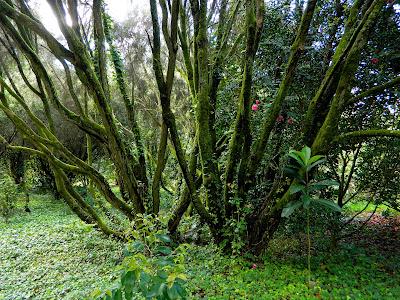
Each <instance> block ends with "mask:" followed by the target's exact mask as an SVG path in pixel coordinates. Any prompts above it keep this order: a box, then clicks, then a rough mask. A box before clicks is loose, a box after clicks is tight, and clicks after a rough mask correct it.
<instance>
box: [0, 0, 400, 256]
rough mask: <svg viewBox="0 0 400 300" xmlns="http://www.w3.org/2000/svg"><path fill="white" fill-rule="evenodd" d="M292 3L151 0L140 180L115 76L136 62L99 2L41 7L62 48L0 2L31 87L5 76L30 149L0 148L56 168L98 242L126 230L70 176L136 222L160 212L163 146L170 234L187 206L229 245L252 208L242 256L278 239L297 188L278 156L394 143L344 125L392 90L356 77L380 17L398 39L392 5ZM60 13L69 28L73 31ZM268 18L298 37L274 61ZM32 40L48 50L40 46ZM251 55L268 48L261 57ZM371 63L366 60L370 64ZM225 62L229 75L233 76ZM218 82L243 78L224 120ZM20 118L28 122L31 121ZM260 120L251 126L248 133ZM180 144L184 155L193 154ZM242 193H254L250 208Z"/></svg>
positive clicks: (21, 8)
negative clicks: (179, 99)
mask: <svg viewBox="0 0 400 300" xmlns="http://www.w3.org/2000/svg"><path fill="white" fill-rule="evenodd" d="M294 2H295V6H294V7H295V9H294V10H293V11H291V10H290V8H287V7H286V8H285V9H282V7H280V6H279V4H278V5H277V7H278V8H276V7H275V8H274V7H273V6H272V5H271V10H273V9H275V11H276V13H275V15H273V13H271V12H268V13H266V9H265V3H264V1H262V0H246V1H228V0H220V1H206V0H190V1H180V0H173V1H165V0H159V1H158V2H157V1H155V0H150V8H151V9H150V13H151V22H152V35H151V37H150V34H148V39H149V42H150V46H151V53H152V61H153V71H154V75H155V82H156V83H157V94H158V96H159V102H160V110H159V111H160V115H161V116H162V121H161V122H159V123H160V129H161V130H160V133H159V143H158V147H157V148H158V149H157V153H158V154H157V163H156V165H155V171H154V175H153V178H151V180H149V179H148V177H149V175H150V172H149V170H148V167H149V162H148V161H146V155H145V149H146V147H145V145H146V140H144V139H143V137H144V136H146V135H143V134H142V132H143V126H141V124H140V123H139V122H138V120H140V117H138V114H137V110H136V109H135V103H134V102H133V99H132V96H131V95H132V94H134V93H128V86H129V82H128V80H127V78H130V80H132V78H133V77H134V76H133V75H134V74H132V73H131V74H130V76H129V77H127V76H126V75H127V74H126V72H125V67H126V64H127V62H128V64H129V68H130V69H131V70H133V69H134V68H133V67H132V65H133V64H134V63H135V61H133V60H130V61H129V60H128V59H126V61H124V59H123V58H122V57H121V54H120V51H119V49H118V47H117V44H115V41H114V38H113V34H112V33H113V30H112V23H111V21H110V18H109V17H108V16H107V14H106V12H105V10H104V7H103V4H102V2H101V1H99V0H94V1H93V5H92V6H90V5H89V4H78V2H77V1H75V0H71V1H62V0H57V1H50V5H51V7H52V8H53V11H54V12H55V14H56V16H57V19H58V21H59V24H60V29H61V31H62V33H63V38H64V39H65V43H61V42H60V41H58V40H57V39H56V38H54V37H53V36H52V35H51V34H50V33H49V32H48V31H47V30H46V28H44V27H43V25H42V24H41V23H40V21H39V20H38V19H37V18H36V17H35V16H34V13H33V10H32V9H31V8H30V7H29V6H28V4H27V2H25V1H5V0H0V9H1V10H0V25H1V27H2V29H3V36H2V41H3V45H4V47H5V49H6V51H7V53H8V56H9V57H10V58H12V59H13V61H14V64H15V66H16V69H15V71H14V72H15V73H16V74H19V75H21V78H22V82H23V85H24V86H25V87H28V89H29V92H27V93H21V92H20V91H19V87H18V84H16V83H15V82H14V80H13V76H8V75H7V73H6V72H3V74H5V75H2V76H1V77H0V85H1V89H2V92H1V94H0V100H1V104H0V108H1V110H2V111H3V112H4V113H5V114H6V115H7V117H8V118H9V119H10V120H11V121H12V122H13V124H14V125H15V126H16V128H17V130H18V131H19V132H20V133H21V135H22V136H23V137H24V139H25V140H26V141H27V142H28V143H29V145H30V146H29V147H22V146H17V145H13V144H12V143H7V142H6V140H5V139H3V143H5V144H6V145H7V147H8V148H10V149H14V150H23V151H28V152H30V153H31V154H35V155H38V156H40V157H42V158H43V159H45V160H46V161H47V162H48V164H49V165H50V166H51V168H52V170H53V173H54V176H55V178H56V183H57V188H58V189H59V191H60V193H61V194H62V196H63V197H64V199H65V200H66V201H67V202H68V203H69V205H70V206H71V208H72V209H73V210H74V211H75V212H76V213H77V214H78V215H79V216H80V217H81V218H82V219H83V220H85V221H86V222H89V223H96V224H97V225H98V226H99V227H100V228H101V230H103V231H104V232H105V233H107V234H115V235H117V236H120V237H123V235H122V234H121V232H122V228H116V226H114V225H113V224H112V221H111V220H110V219H108V217H107V215H104V214H103V213H102V212H100V211H99V210H98V209H97V208H96V207H93V206H91V205H90V204H88V203H86V202H85V201H84V199H82V197H81V196H80V195H79V194H78V193H77V192H76V190H75V188H74V186H73V184H72V182H71V181H70V180H69V179H68V177H67V176H66V173H67V172H74V173H77V174H82V175H85V176H87V177H88V178H90V180H91V181H92V183H93V185H94V186H95V187H96V189H97V190H98V191H99V192H100V193H101V195H102V197H103V198H104V199H105V200H106V201H107V202H109V203H110V204H111V205H112V206H113V207H114V208H115V209H117V210H119V211H121V212H122V213H123V214H124V215H125V216H126V217H127V218H128V219H130V220H133V219H135V218H136V216H137V215H138V214H143V213H153V214H158V213H159V212H160V209H159V207H160V194H159V190H160V182H161V180H162V174H163V173H164V172H165V165H166V163H167V158H166V148H167V145H168V140H170V142H171V144H172V145H173V153H174V156H175V159H176V161H177V162H178V164H179V168H180V172H181V174H182V177H183V180H184V182H185V186H184V187H183V191H182V192H181V197H180V199H179V201H178V203H177V204H176V208H175V209H174V211H173V212H172V217H171V219H170V222H169V229H170V231H171V232H174V231H176V229H177V227H178V225H179V222H180V219H181V217H182V215H183V213H184V212H185V211H186V210H187V209H188V207H189V205H190V203H192V204H193V206H194V207H195V209H196V211H197V213H198V214H199V215H200V217H201V219H202V221H203V222H204V223H206V224H207V225H208V226H209V227H210V229H211V233H212V235H213V237H214V239H215V240H216V241H217V242H223V241H224V240H225V241H226V240H228V244H229V243H230V241H229V239H230V237H228V236H224V232H226V231H227V230H229V223H230V220H232V219H235V218H237V217H238V215H239V214H240V212H241V211H242V209H241V208H243V207H245V206H250V207H251V209H252V210H251V211H250V213H247V214H246V215H245V218H246V220H247V227H248V228H247V232H249V234H248V236H243V239H245V240H246V243H247V245H248V248H249V249H251V250H252V251H254V252H255V253H260V252H261V251H262V250H263V249H264V248H265V246H266V245H267V244H268V241H269V240H270V239H271V238H272V236H273V234H274V232H275V231H276V229H277V227H278V225H279V223H280V219H281V212H282V209H283V208H284V207H285V206H286V205H287V203H289V202H291V201H292V200H294V199H293V197H296V195H292V194H291V193H290V189H291V187H292V188H293V184H294V182H293V181H291V180H290V179H289V178H286V177H285V176H284V174H283V172H282V170H283V167H284V165H285V164H286V163H287V153H288V151H287V150H288V149H286V148H299V147H300V145H308V146H310V147H311V150H312V155H327V154H329V152H330V151H331V149H332V148H334V147H335V146H337V145H338V144H341V143H353V142H355V143H359V142H360V141H361V140H365V139H369V138H370V137H381V136H392V137H400V133H399V131H397V130H396V129H395V127H393V126H389V125H388V124H385V123H383V124H381V123H379V124H378V123H377V124H376V125H379V126H380V127H378V128H375V127H374V126H375V125H374V123H371V124H370V125H371V127H367V126H365V127H362V128H356V129H355V128H351V127H348V130H347V129H344V128H346V127H345V126H343V124H344V123H346V122H347V121H348V120H349V118H347V117H346V112H348V111H352V112H355V111H357V110H356V109H354V105H358V104H360V103H365V102H364V101H365V99H367V98H369V97H383V96H382V95H384V94H385V93H386V92H387V91H388V90H393V89H395V88H396V85H397V84H398V83H399V74H398V70H397V71H396V68H395V67H394V68H392V69H391V72H390V74H389V75H388V76H386V77H385V76H384V77H385V78H381V79H380V81H379V82H378V81H376V80H375V79H374V78H368V80H367V79H365V76H364V77H362V74H363V72H365V70H366V69H368V68H370V67H371V65H370V64H366V63H365V57H367V56H368V55H369V54H366V53H365V48H366V46H367V45H369V43H371V41H373V39H374V37H375V36H377V35H378V36H379V34H380V33H381V32H382V31H383V30H384V26H383V25H382V24H381V25H379V26H376V24H377V21H378V20H379V18H386V20H391V23H390V24H392V25H391V26H392V27H391V28H392V34H393V36H398V30H399V28H398V24H397V23H396V21H394V20H395V17H396V14H398V13H396V12H395V10H394V9H393V5H392V4H385V1H383V0H371V1H370V0H369V1H361V0H355V1H349V2H348V3H347V5H344V4H343V3H341V2H340V1H335V2H334V3H332V2H328V1H320V2H318V3H317V1H316V0H309V1H307V3H306V5H302V4H301V3H302V1H294ZM80 5H89V6H88V8H89V10H90V11H91V12H92V18H91V20H90V23H91V24H92V26H93V35H92V36H93V40H90V39H91V34H89V32H88V31H87V28H88V27H87V26H84V24H82V20H81V18H80V17H79V14H78V12H79V9H78V8H79V6H80ZM269 5H270V4H269ZM267 10H268V9H267ZM160 13H161V16H160V17H159V14H160ZM333 14H334V15H335V17H334V19H333V21H332V20H331V19H332V15H333ZM67 17H68V18H70V19H71V20H72V25H71V26H69V25H68V22H67ZM266 17H268V19H267V21H265V18H266ZM273 18H276V20H278V21H279V20H282V21H283V22H288V23H289V24H290V26H291V28H294V29H295V32H296V34H295V35H290V34H287V36H286V37H285V38H284V39H283V42H282V43H283V44H284V46H285V47H287V49H288V50H289V49H290V51H286V53H280V56H279V59H276V58H275V57H274V56H273V55H274V54H273V53H271V51H270V52H268V51H267V50H268V47H269V45H268V43H264V41H265V40H263V39H266V37H265V36H263V33H262V30H263V28H264V27H265V26H264V24H267V25H268V22H270V21H271V22H272V21H273ZM393 24H395V25H393ZM396 24H397V25H396ZM267 25H266V26H267ZM396 26H397V27H396ZM321 28H322V29H321ZM317 29H321V30H322V33H320V32H319V31H318V30H317ZM235 34H236V35H237V37H236V38H235V37H234V35H235ZM162 38H163V40H162ZM38 41H40V42H44V43H45V44H46V49H43V48H42V47H41V46H40V43H38ZM163 41H164V42H165V48H163ZM106 45H107V46H106ZM260 46H261V47H265V48H266V49H261V51H259V52H258V50H259V48H260ZM16 49H18V51H16ZM163 49H165V51H164V50H163ZM107 51H108V52H109V55H107ZM48 53H50V54H51V57H52V59H56V60H58V61H59V62H60V63H61V66H62V69H60V67H57V66H55V65H54V66H53V68H58V69H56V70H55V71H56V72H54V71H53V70H51V68H50V67H49V66H48V64H47V63H45V61H46V59H47V58H46V56H45V54H46V55H48ZM262 54H264V55H265V57H264V56H262ZM235 55H237V56H235ZM313 58H318V61H319V63H318V64H315V65H313V64H312V63H310V60H311V59H313ZM263 59H268V60H271V61H274V62H276V65H275V66H276V67H275V68H271V69H272V71H273V72H271V71H270V73H268V72H267V74H273V78H271V81H272V80H273V81H274V82H276V83H277V84H278V86H277V87H274V86H272V85H271V86H270V87H268V93H266V92H265V89H263V86H262V85H260V84H258V82H256V84H254V78H255V79H259V74H258V73H257V72H258V71H259V70H260V68H262V64H259V63H258V62H259V61H260V60H263ZM381 59H382V60H384V59H385V58H384V57H382V58H381ZM285 60H286V64H285ZM26 62H28V63H29V64H26ZM374 62H375V60H374ZM374 62H372V61H371V64H373V65H375V63H374ZM124 63H125V64H124ZM283 65H285V67H283ZM232 66H235V67H236V70H234V71H232ZM372 67H373V66H372ZM177 69H178V70H179V73H178V72H177ZM110 70H112V71H113V72H114V74H115V79H116V80H115V82H113V81H112V80H111V78H110V76H109V73H110ZM61 71H63V75H61V76H62V80H61V81H62V82H66V83H67V90H68V93H69V96H68V97H69V98H71V99H72V101H71V102H72V103H73V105H71V104H66V102H65V101H64V102H63V101H61V97H60V91H61V87H59V86H57V85H56V84H55V82H54V78H55V76H56V75H57V76H59V77H60V75H59V74H58V73H61ZM28 72H29V76H26V73H28ZM177 73H178V74H179V76H177ZM228 74H235V75H236V76H238V77H239V78H240V79H236V81H235V82H234V84H235V86H236V87H237V89H236V90H235V92H233V93H231V94H232V95H233V99H234V100H233V101H231V103H229V104H228V105H230V107H229V109H230V111H231V112H232V117H229V118H226V117H224V116H222V115H221V114H222V113H224V112H225V111H226V110H221V111H220V110H218V107H221V103H227V102H228V101H227V99H226V98H223V95H224V93H223V89H224V88H226V87H227V86H229V84H230V82H229V76H228ZM304 74H308V75H307V76H304ZM177 77H178V78H179V79H181V78H184V79H185V80H186V83H187V88H188V90H189V93H190V98H189V99H188V102H190V103H188V105H189V106H190V107H192V109H193V111H194V124H192V125H191V126H192V128H193V131H194V132H193V136H194V138H193V140H191V141H185V142H186V143H188V144H190V147H186V148H185V147H184V146H183V142H182V140H183V137H182V136H181V135H180V128H179V127H178V124H179V123H178V122H177V119H178V118H179V114H177V113H176V111H174V107H172V105H173V104H174V102H173V101H171V100H172V91H173V89H174V86H176V84H177V82H178V80H177ZM357 78H362V80H361V81H362V84H358V83H357V82H356V80H355V79H357ZM179 82H180V81H179ZM377 82H378V84H377V85H374V84H375V83H377ZM132 86H134V85H133V84H132ZM113 87H115V88H116V89H117V91H118V92H115V89H113ZM299 89H302V92H301V95H300V96H298V95H296V90H299ZM130 94H131V95H130ZM264 94H268V97H269V98H268V102H270V103H269V104H268V105H266V104H264V103H266V102H267V101H265V100H267V96H265V99H263V102H264V103H263V104H262V105H264V106H261V110H262V111H263V112H264V114H263V116H260V115H259V116H258V117H257V119H256V117H255V113H256V112H257V111H258V109H259V106H258V105H259V104H256V103H255V104H254V105H256V106H257V107H256V108H255V110H254V111H252V110H251V107H252V105H253V101H252V99H257V98H258V97H257V96H259V95H264ZM27 95H34V97H36V98H35V99H36V100H35V101H40V103H41V105H42V106H43V110H44V111H45V116H44V118H41V117H39V116H37V115H36V114H35V113H34V112H33V110H32V109H31V106H32V103H30V102H29V101H27V100H26V99H27V98H28V97H27ZM296 97H297V98H299V99H301V102H302V109H303V111H301V110H300V111H299V112H297V115H296V126H297V132H295V131H294V130H293V129H292V126H291V125H292V124H293V122H294V121H293V120H294V119H293V117H292V115H293V112H292V111H290V109H291V108H293V107H296V105H297V104H296V103H295V100H294V99H296ZM11 99H13V101H11ZM258 101H259V100H258ZM175 102H176V101H175ZM16 104H18V105H16ZM117 104H120V107H124V110H125V114H124V115H125V116H126V118H125V121H124V118H123V117H122V114H119V117H117V116H116V114H115V105H117ZM175 104H176V103H175ZM366 105H367V106H366V107H372V106H370V105H369V104H368V103H367V104H366ZM17 107H21V108H23V111H24V112H23V113H21V112H20V111H19V110H17ZM55 111H57V113H56V112H55ZM253 112H254V113H253ZM56 114H59V115H61V116H63V117H65V118H67V119H68V120H69V122H71V123H73V124H75V126H77V127H78V128H79V129H80V130H81V131H83V132H85V134H86V137H87V141H88V149H89V152H88V154H89V155H88V159H87V160H86V161H85V160H84V159H81V158H80V157H78V156H77V155H75V154H74V153H72V152H71V151H70V150H68V149H67V148H66V147H65V145H64V144H63V143H62V142H61V140H60V137H59V136H58V134H57V131H56V130H55V128H54V118H56V116H57V115H56ZM220 117H221V118H226V119H228V120H229V121H228V122H226V120H225V124H227V123H231V126H230V128H229V129H226V130H220V128H218V126H219V124H222V123H220V120H219V118H220ZM26 118H27V119H29V120H30V122H32V124H34V126H33V127H32V126H28V123H27V121H26ZM256 120H257V122H259V123H261V124H256V123H255V121H256ZM157 122H158V120H157ZM339 129H340V130H339ZM342 129H344V130H342ZM299 132H300V133H301V134H299ZM91 140H96V141H97V142H98V143H99V144H102V145H103V146H104V148H105V149H106V152H107V155H108V157H109V159H110V160H111V161H112V163H113V165H114V168H115V172H116V174H117V180H118V186H119V189H120V195H121V196H119V195H118V194H117V193H114V192H113V190H112V189H111V186H110V183H109V182H108V181H107V179H106V178H105V176H104V174H102V173H101V172H99V170H97V169H96V168H95V167H94V165H93V164H92V161H91V159H90V157H91V155H90V147H89V145H90V141H91ZM289 140H290V142H289ZM153 143H154V142H153ZM187 149H191V151H190V154H189V155H187V154H186V152H187ZM266 153H269V154H271V153H273V154H274V155H273V156H271V155H268V156H267V155H266ZM272 165H276V166H277V167H271V166H272ZM257 181H258V182H262V181H266V182H268V185H266V186H267V187H266V188H265V189H264V190H263V196H261V194H260V193H257V191H255V189H254V182H257ZM150 182H151V183H150ZM150 185H151V197H150V192H149V191H150ZM203 192H204V195H205V197H204V199H203V197H201V195H203ZM252 195H256V198H257V199H256V201H254V200H253V199H252V198H251V196H252Z"/></svg>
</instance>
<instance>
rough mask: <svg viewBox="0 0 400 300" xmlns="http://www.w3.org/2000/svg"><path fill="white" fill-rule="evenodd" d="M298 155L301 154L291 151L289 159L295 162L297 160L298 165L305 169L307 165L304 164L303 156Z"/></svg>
mask: <svg viewBox="0 0 400 300" xmlns="http://www.w3.org/2000/svg"><path fill="white" fill-rule="evenodd" d="M298 153H300V152H298V151H291V152H290V153H289V157H291V158H293V159H294V160H296V161H297V163H298V164H299V165H300V166H301V167H305V166H306V165H305V164H304V162H303V160H302V158H301V156H299V155H298Z"/></svg>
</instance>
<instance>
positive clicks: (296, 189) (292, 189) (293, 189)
mask: <svg viewBox="0 0 400 300" xmlns="http://www.w3.org/2000/svg"><path fill="white" fill-rule="evenodd" d="M303 191H304V185H302V184H300V183H292V185H291V186H290V187H289V193H290V194H291V195H293V194H296V193H298V192H303Z"/></svg>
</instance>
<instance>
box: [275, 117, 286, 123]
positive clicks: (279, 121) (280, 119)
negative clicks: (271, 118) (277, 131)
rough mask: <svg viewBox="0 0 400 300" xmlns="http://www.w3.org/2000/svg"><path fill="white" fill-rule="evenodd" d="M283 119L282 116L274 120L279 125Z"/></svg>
mask: <svg viewBox="0 0 400 300" xmlns="http://www.w3.org/2000/svg"><path fill="white" fill-rule="evenodd" d="M284 119H285V118H284V117H283V116H282V115H279V116H278V117H277V118H276V121H277V122H278V123H281V122H283V120H284Z"/></svg>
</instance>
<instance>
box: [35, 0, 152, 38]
mask: <svg viewBox="0 0 400 300" xmlns="http://www.w3.org/2000/svg"><path fill="white" fill-rule="evenodd" d="M33 3H34V5H33V7H37V11H38V14H39V18H40V20H41V21H42V23H43V25H44V26H45V27H46V28H47V29H48V30H49V31H50V32H51V33H53V34H54V35H56V36H59V35H61V31H60V29H59V28H58V24H57V20H56V17H55V16H54V14H53V12H52V10H51V8H50V6H49V5H48V3H47V0H35V1H33ZM105 3H106V9H107V11H108V13H109V15H110V16H111V17H112V18H113V20H114V21H115V22H122V21H124V20H126V19H127V17H128V16H129V13H131V12H133V11H136V10H138V9H142V10H143V9H148V0H105Z"/></svg>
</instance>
